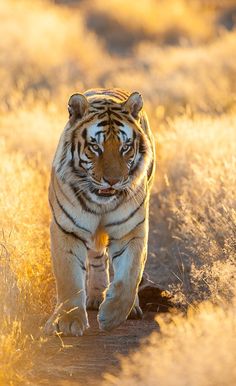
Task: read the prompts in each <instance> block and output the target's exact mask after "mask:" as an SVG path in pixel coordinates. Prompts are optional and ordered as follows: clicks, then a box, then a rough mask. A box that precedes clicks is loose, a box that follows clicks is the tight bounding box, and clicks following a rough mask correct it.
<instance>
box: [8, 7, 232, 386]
mask: <svg viewBox="0 0 236 386" xmlns="http://www.w3.org/2000/svg"><path fill="white" fill-rule="evenodd" d="M108 3H109V6H108ZM209 4H210V5H209V6H206V5H205V6H204V5H203V3H202V2H199V1H188V2H187V1H183V0H178V1H177V0H173V1H168V2H164V1H160V0H157V1H151V0H150V1H139V2H136V3H135V4H134V3H133V2H132V4H131V3H130V4H128V3H127V2H124V1H123V0H119V1H118V0H117V1H116V0H112V1H109V2H108V1H104V2H101V1H94V2H92V1H86V2H81V3H80V5H79V6H75V7H74V8H68V7H65V6H57V5H55V4H53V3H50V2H47V1H34V2H28V1H21V0H20V1H14V0H6V1H4V2H1V4H0V15H1V20H2V22H1V25H0V33H1V36H2V37H4V38H2V39H1V42H0V50H1V52H2V53H3V55H2V56H1V61H0V64H1V67H0V81H1V90H0V99H1V102H0V111H1V122H0V133H1V140H0V153H1V163H0V176H1V191H0V204H1V205H0V208H1V209H0V218H1V220H0V221H1V228H0V232H1V241H0V363H1V366H0V384H1V385H4V386H5V385H14V384H17V383H20V382H22V383H23V384H27V382H30V379H31V378H32V371H33V370H32V369H33V368H34V366H35V364H36V363H37V350H38V342H37V343H36V341H35V336H36V335H37V334H38V328H39V325H40V324H41V320H42V319H43V318H44V316H45V314H47V313H49V312H50V310H51V309H52V306H53V302H54V283H53V277H52V274H51V267H50V250H49V209H48V205H47V186H48V180H49V173H50V163H51V159H52V156H53V152H54V150H55V146H56V144H57V141H58V138H59V134H60V132H61V130H62V128H63V125H64V123H65V121H66V118H67V112H66V104H67V100H68V97H69V96H70V94H71V93H73V92H74V91H75V90H79V91H82V90H84V89H85V88H89V87H93V86H101V87H104V86H120V87H127V88H128V89H130V90H135V89H138V90H139V91H141V92H142V93H143V95H144V97H145V100H146V104H147V109H148V111H149V115H150V120H151V123H152V127H153V130H154V132H155V135H156V137H157V142H158V167H157V178H156V183H155V186H154V191H155V195H154V200H153V209H152V214H151V220H152V222H151V223H152V227H151V237H150V246H151V250H152V251H153V252H155V254H156V255H157V257H158V259H157V260H156V261H155V260H153V261H152V263H151V264H152V265H151V267H152V271H153V272H155V275H156V276H155V278H156V279H157V280H158V281H159V282H160V284H161V285H163V286H164V287H165V288H168V289H169V290H171V291H172V292H173V293H174V294H175V297H176V301H177V302H178V303H180V305H181V307H182V308H183V309H187V308H188V307H189V309H190V311H188V314H187V315H186V316H182V315H173V317H172V319H171V321H170V320H168V321H165V320H159V319H158V321H159V323H160V325H161V334H159V335H158V334H154V335H152V336H151V337H150V339H149V342H148V343H146V344H145V345H144V346H143V347H142V348H141V349H140V351H139V352H138V353H136V354H134V355H133V356H131V358H128V359H127V360H126V361H124V362H123V365H122V372H121V375H120V377H119V379H116V378H112V377H111V376H107V384H115V385H120V384H122V385H139V384H140V385H141V384H142V385H143V384H144V385H154V384H158V385H161V386H162V385H163V386H169V385H172V384H176V385H183V384H186V385H188V386H194V385H197V386H205V385H213V384H214V385H227V386H231V385H232V386H233V385H234V384H235V382H236V374H235V369H234V363H233V362H234V352H235V319H234V311H235V306H234V304H235V303H234V302H233V300H232V299H233V298H234V296H235V294H236V290H235V285H234V282H233V279H234V278H235V274H236V267H235V254H236V245H235V232H236V231H235V230H236V212H235V210H236V198H235V186H236V181H235V168H236V158H235V154H236V108H235V105H236V104H235V102H236V84H235V81H234V80H235V78H236V48H235V38H236V31H235V30H234V29H232V30H226V29H225V28H224V25H223V24H222V22H221V20H223V19H222V18H223V16H224V15H226V16H227V15H228V14H230V12H231V11H230V9H231V8H230V7H231V6H232V5H231V4H230V2H225V4H222V2H221V5H220V6H219V3H218V2H217V1H216V2H214V1H211V2H209ZM217 4H218V5H217ZM232 12H233V10H232ZM131 14H132V18H131V17H130V15H131ZM154 235H155V237H156V239H155V237H154ZM155 240H157V244H155ZM149 268H150V267H149ZM202 302H203V303H202ZM192 309H194V311H191V310H192ZM216 347H217V350H216ZM186 363H188V366H186ZM137 369H138V370H137Z"/></svg>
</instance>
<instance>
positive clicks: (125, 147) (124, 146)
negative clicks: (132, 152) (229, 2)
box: [122, 144, 130, 151]
mask: <svg viewBox="0 0 236 386" xmlns="http://www.w3.org/2000/svg"><path fill="white" fill-rule="evenodd" d="M129 148H130V145H127V144H125V145H123V146H122V150H123V151H126V150H128V149H129Z"/></svg>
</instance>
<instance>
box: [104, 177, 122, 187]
mask: <svg viewBox="0 0 236 386" xmlns="http://www.w3.org/2000/svg"><path fill="white" fill-rule="evenodd" d="M103 179H104V181H105V182H107V183H108V184H109V185H111V186H113V185H115V184H117V182H119V181H120V178H119V177H103Z"/></svg>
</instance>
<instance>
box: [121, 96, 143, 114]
mask: <svg viewBox="0 0 236 386" xmlns="http://www.w3.org/2000/svg"><path fill="white" fill-rule="evenodd" d="M123 106H124V108H126V109H128V110H129V112H130V113H131V114H132V115H133V117H134V118H138V115H139V112H140V111H141V109H142V107H143V98H142V95H141V94H140V93H139V92H137V91H135V92H133V93H132V94H131V95H130V96H129V98H128V99H127V100H126V101H125V102H124V103H123Z"/></svg>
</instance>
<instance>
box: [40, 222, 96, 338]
mask: <svg viewBox="0 0 236 386" xmlns="http://www.w3.org/2000/svg"><path fill="white" fill-rule="evenodd" d="M50 230H51V253H52V261H53V269H54V275H55V278H56V287H57V304H56V308H55V311H54V313H53V314H52V316H51V317H50V319H49V320H48V321H47V323H46V325H45V332H46V333H47V334H53V333H56V332H59V333H62V334H63V335H66V336H68V335H75V336H78V335H82V334H83V332H84V330H85V329H86V328H87V327H88V326H89V325H88V319H87V313H86V293H85V281H86V267H85V263H86V257H87V248H86V246H85V244H84V242H83V241H81V240H79V239H77V238H76V237H74V236H73V235H70V234H67V233H65V232H64V231H63V230H62V229H61V228H59V226H58V225H57V224H56V223H55V222H54V221H53V222H52V224H51V229H50Z"/></svg>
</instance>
